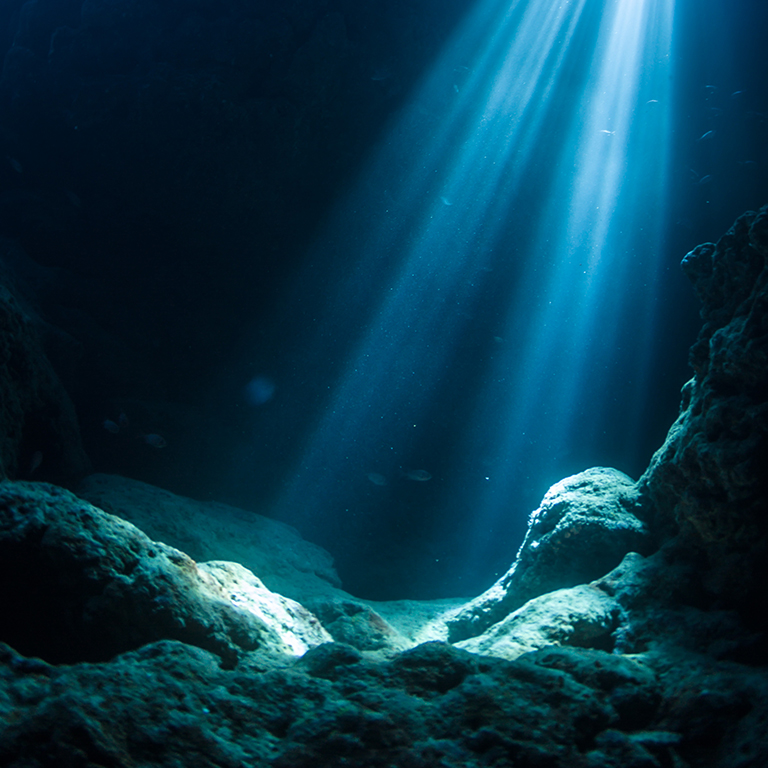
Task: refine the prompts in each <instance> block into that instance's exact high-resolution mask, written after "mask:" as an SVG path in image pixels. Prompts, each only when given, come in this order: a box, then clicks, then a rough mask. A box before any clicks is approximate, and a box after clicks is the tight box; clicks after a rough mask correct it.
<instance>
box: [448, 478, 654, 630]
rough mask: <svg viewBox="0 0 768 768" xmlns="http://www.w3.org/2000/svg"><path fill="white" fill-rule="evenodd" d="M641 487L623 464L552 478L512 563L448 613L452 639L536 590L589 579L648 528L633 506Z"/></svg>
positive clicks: (634, 545)
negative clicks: (621, 469) (486, 586)
mask: <svg viewBox="0 0 768 768" xmlns="http://www.w3.org/2000/svg"><path fill="white" fill-rule="evenodd" d="M636 504H637V491H636V489H635V483H634V481H633V480H632V479H631V478H629V477H627V475H625V474H624V473H623V472H619V471H618V470H616V469H610V468H606V467H594V468H592V469H588V470H586V471H585V472H581V473H580V474H578V475H573V476H572V477H567V478H565V480H561V481H560V482H559V483H556V484H555V485H553V486H552V487H551V488H550V489H549V490H548V491H547V493H546V494H545V496H544V499H543V500H542V502H541V505H540V506H539V508H538V509H536V510H535V511H534V512H532V513H531V516H530V519H529V521H528V531H527V533H526V535H525V538H524V539H523V544H522V546H521V547H520V551H519V552H518V553H517V558H516V559H515V562H514V563H513V564H512V567H511V568H510V569H509V570H508V571H507V572H506V573H505V574H504V576H502V577H501V578H500V579H499V580H498V581H497V582H496V583H495V584H494V585H493V586H492V587H491V588H490V589H489V590H487V591H486V592H484V593H483V594H482V595H480V596H479V597H477V598H475V599H474V600H472V601H471V602H469V603H468V604H467V605H466V606H464V607H463V608H461V609H460V610H459V611H457V612H456V613H455V615H453V616H452V617H451V618H450V619H449V621H448V628H449V639H450V640H451V641H452V642H456V641H459V640H465V639H467V638H469V637H474V636H476V635H479V634H481V633H482V632H483V631H485V629H487V628H488V627H490V626H491V625H492V624H495V623H496V622H498V621H501V620H502V619H503V618H504V617H505V616H507V615H508V614H510V613H511V612H512V611H514V610H516V609H517V608H519V607H520V606H521V605H523V604H524V603H525V602H527V601H528V600H530V599H531V598H533V597H538V596H539V595H543V594H545V593H547V592H552V591H553V590H556V589H563V588H566V587H572V586H575V585H577V584H584V583H586V582H589V581H592V580H593V579H596V578H598V577H600V576H603V575H604V574H606V573H608V571H610V570H611V569H612V568H615V567H616V566H617V565H618V564H619V563H620V562H621V560H622V558H623V557H624V555H625V554H626V553H627V552H631V551H636V552H643V551H647V550H648V549H649V548H650V546H651V543H650V536H649V532H648V529H647V527H646V525H645V524H644V523H643V522H641V521H640V520H639V519H638V518H637V517H636V516H635V514H634V510H635V507H636Z"/></svg>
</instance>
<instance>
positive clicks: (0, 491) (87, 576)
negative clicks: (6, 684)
mask: <svg viewBox="0 0 768 768" xmlns="http://www.w3.org/2000/svg"><path fill="white" fill-rule="evenodd" d="M0 615H1V616H3V619H4V621H3V624H4V627H3V640H4V641H6V642H9V643H10V644H12V645H13V646H14V647H15V648H16V649H18V650H19V651H21V652H22V653H24V654H27V655H29V656H40V657H41V658H44V659H45V660H46V661H49V662H52V663H75V662H83V661H100V660H105V659H109V658H111V657H113V656H115V655H116V654H118V653H122V652H125V651H128V650H131V649H135V648H139V647H141V646H142V645H145V644H147V643H150V642H153V641H156V640H161V639H174V640H181V641H183V642H185V643H188V644H190V645H195V646H198V647H200V648H205V649H207V650H209V651H212V652H213V653H216V654H217V655H218V656H219V657H220V658H221V660H222V663H224V664H225V665H228V666H232V665H234V664H236V662H237V660H238V658H239V657H240V656H241V655H242V654H244V653H246V652H250V651H256V650H259V651H260V652H261V653H263V654H265V655H275V654H297V653H298V654H300V653H303V652H304V651H306V650H307V649H308V648H309V647H311V646H313V645H317V644H319V643H322V642H325V641H327V640H330V636H329V635H328V634H327V633H326V632H325V631H324V630H323V629H322V627H321V626H320V624H319V622H318V621H317V619H316V618H315V617H314V616H312V614H310V613H309V611H307V610H306V609H305V608H303V607H302V606H301V605H299V604H298V603H296V602H294V601H292V600H289V599H288V598H285V597H282V596H280V595H276V594H274V593H272V592H270V591H269V590H267V589H266V588H265V587H264V585H263V584H262V583H261V582H260V581H259V580H258V579H257V578H256V577H254V576H253V574H251V573H250V572H249V571H247V570H246V569H245V568H243V567H242V566H240V565H237V564H235V563H207V564H202V565H198V564H197V563H195V561H194V560H192V558H190V557H189V556H188V555H186V554H184V553H183V552H180V551H179V550H177V549H174V548H173V547H170V546H168V545H166V544H162V543H159V542H154V541H152V540H151V539H150V538H149V537H147V536H146V535H145V534H143V533H142V532H141V531H140V530H139V529H138V528H136V527H135V526H133V525H131V523H129V522H127V521H125V520H121V519H120V518H118V517H115V516H113V515H110V514H107V513H106V512H103V511H102V510H100V509H97V508H96V507H94V506H92V505H91V504H88V503H87V502H84V501H82V500H81V499H78V498H77V497H76V496H74V495H73V494H71V493H69V492H68V491H65V490H63V489H61V488H58V487H56V486H53V485H47V484H43V483H27V482H8V481H6V482H4V483H1V484H0Z"/></svg>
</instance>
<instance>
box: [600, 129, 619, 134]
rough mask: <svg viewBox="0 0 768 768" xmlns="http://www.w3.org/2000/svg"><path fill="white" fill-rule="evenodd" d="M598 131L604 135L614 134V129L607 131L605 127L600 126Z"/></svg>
mask: <svg viewBox="0 0 768 768" xmlns="http://www.w3.org/2000/svg"><path fill="white" fill-rule="evenodd" d="M600 133H604V134H605V135H606V136H615V135H616V131H609V130H608V129H607V128H602V129H601V130H600Z"/></svg>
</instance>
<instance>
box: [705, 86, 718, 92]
mask: <svg viewBox="0 0 768 768" xmlns="http://www.w3.org/2000/svg"><path fill="white" fill-rule="evenodd" d="M704 90H705V91H706V92H707V93H714V92H715V91H716V90H717V86H716V85H705V86H704Z"/></svg>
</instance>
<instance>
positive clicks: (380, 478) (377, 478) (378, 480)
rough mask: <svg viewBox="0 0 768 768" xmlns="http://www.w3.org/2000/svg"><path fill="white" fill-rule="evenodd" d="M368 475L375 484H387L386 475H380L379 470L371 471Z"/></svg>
mask: <svg viewBox="0 0 768 768" xmlns="http://www.w3.org/2000/svg"><path fill="white" fill-rule="evenodd" d="M366 477H367V478H368V479H369V480H370V481H371V482H372V483H373V484H374V485H387V478H386V477H384V475H380V474H379V473H378V472H369V473H368V474H367V475H366Z"/></svg>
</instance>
